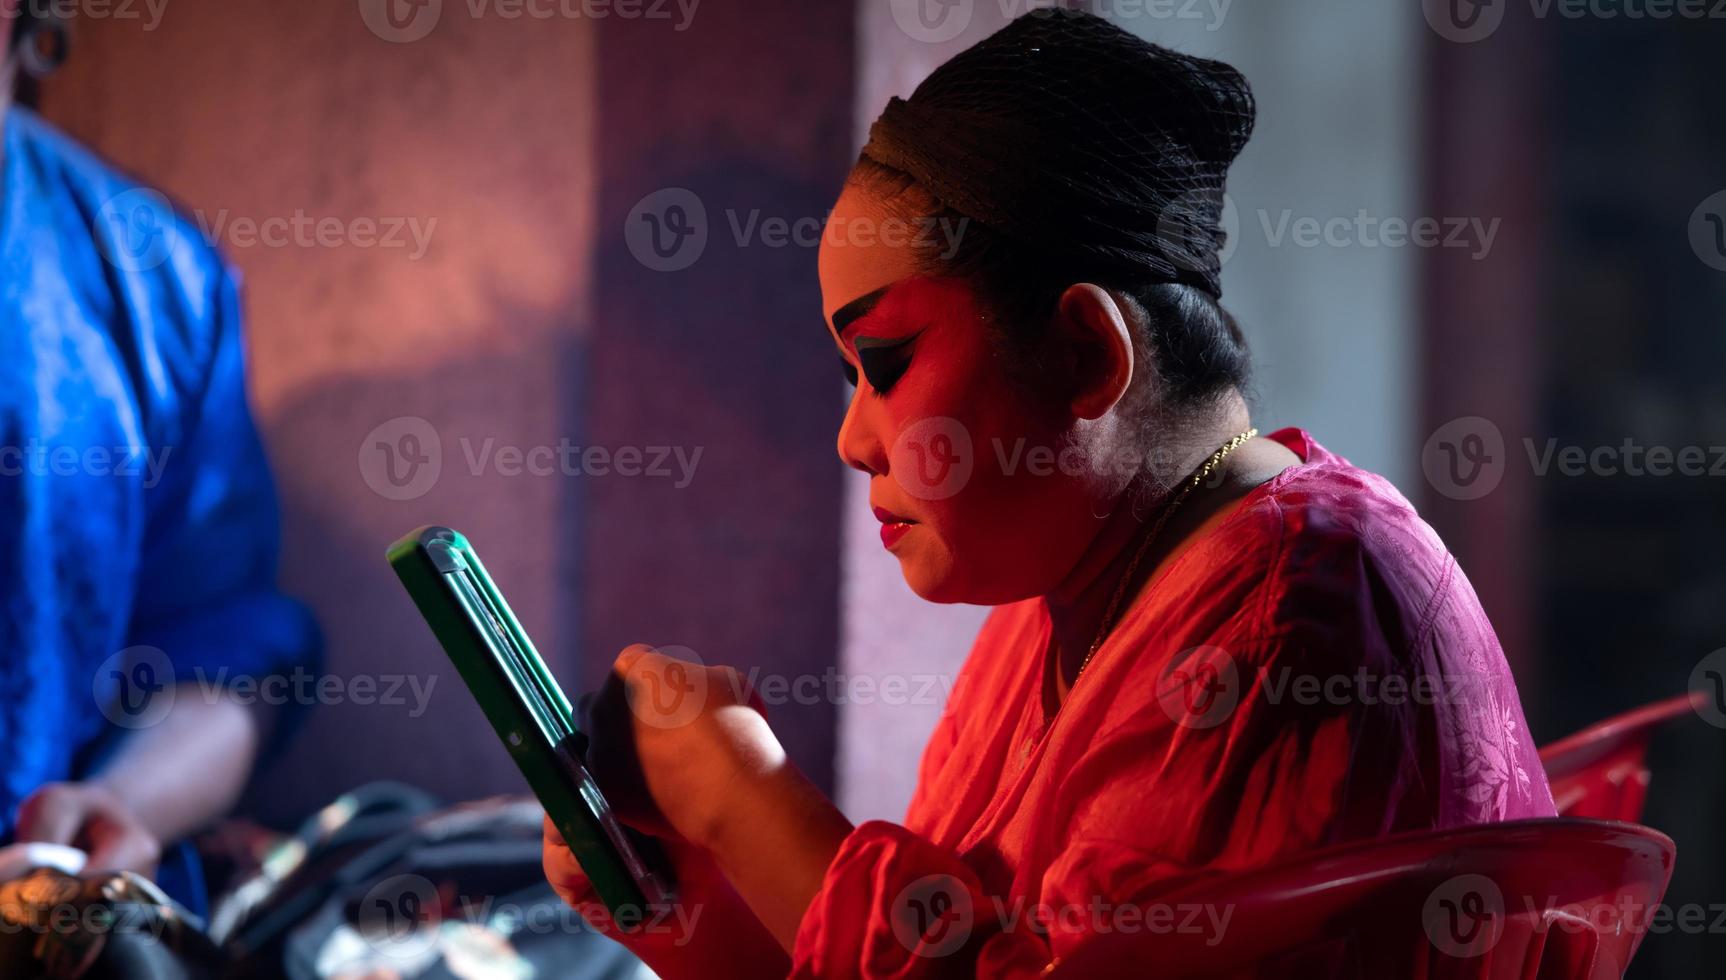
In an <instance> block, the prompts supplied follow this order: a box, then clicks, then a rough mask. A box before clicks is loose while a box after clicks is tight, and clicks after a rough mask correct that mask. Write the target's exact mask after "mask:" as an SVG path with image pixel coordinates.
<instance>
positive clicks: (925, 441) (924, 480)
mask: <svg viewBox="0 0 1726 980" xmlns="http://www.w3.org/2000/svg"><path fill="white" fill-rule="evenodd" d="M833 319H834V323H835V324H836V325H837V326H838V327H839V329H838V331H837V335H836V336H837V339H838V341H839V344H840V349H841V352H842V354H841V356H842V357H843V359H844V361H845V364H846V367H847V368H848V375H849V376H850V377H852V378H854V379H856V386H857V387H856V390H855V392H854V393H853V395H852V399H851V406H850V409H849V411H848V412H847V413H846V417H845V422H844V424H843V425H842V427H841V429H840V432H839V454H840V457H841V458H842V459H844V460H845V462H846V463H847V464H848V465H850V466H852V467H855V468H856V469H859V470H862V471H864V472H866V473H869V474H870V475H871V477H872V478H873V479H872V480H871V482H870V494H869V502H870V505H871V507H872V509H873V511H874V514H875V517H876V519H878V520H879V521H880V522H881V543H882V545H883V546H885V547H886V548H887V550H888V551H890V552H891V553H892V554H893V555H894V556H895V557H897V558H898V560H899V562H900V565H901V567H902V570H903V572H904V574H905V578H906V581H907V582H908V583H909V584H910V585H911V587H912V589H913V590H915V591H916V592H917V593H918V594H919V595H922V596H923V597H925V598H928V599H931V600H934V601H937V602H970V603H980V604H998V603H1002V602H1009V601H1013V600H1016V599H1021V598H1026V597H1029V596H1032V595H1040V594H1043V593H1044V592H1047V591H1048V590H1050V589H1052V588H1053V587H1054V586H1055V585H1056V584H1057V583H1058V582H1059V581H1060V580H1061V578H1062V577H1064V575H1065V574H1066V573H1067V571H1068V570H1070V569H1071V568H1072V566H1073V565H1074V564H1075V563H1076V562H1077V561H1078V558H1079V555H1080V554H1081V553H1082V551H1083V550H1084V548H1085V547H1086V545H1087V544H1089V542H1090V540H1091V537H1092V535H1094V534H1095V533H1096V530H1097V525H1098V521H1097V520H1096V519H1095V517H1093V516H1092V514H1091V509H1090V501H1091V499H1092V492H1091V489H1090V487H1089V485H1088V484H1087V483H1086V481H1085V479H1084V476H1083V474H1082V473H1069V472H1062V471H1061V469H1060V468H1059V467H1053V468H1051V467H1047V466H1044V467H1039V466H1036V465H1034V464H1033V463H1032V459H1033V458H1036V459H1043V458H1046V457H1047V456H1049V455H1052V454H1053V452H1054V449H1055V448H1057V447H1058V446H1059V445H1061V443H1062V439H1063V430H1064V427H1065V425H1066V423H1067V422H1068V421H1070V420H1066V419H1064V418H1063V417H1062V416H1061V415H1060V413H1053V417H1051V414H1052V413H1051V412H1050V410H1049V406H1048V405H1046V404H1044V403H1043V402H1040V401H1039V400H1038V399H1037V398H1035V397H1034V396H1033V395H1031V394H1030V393H1028V392H1025V391H1023V390H1021V386H1019V385H1017V384H1015V383H1014V381H1013V379H1012V378H1010V377H1009V376H1008V374H1007V372H1006V369H1005V364H1004V362H1003V361H1002V358H1001V356H1000V353H999V351H998V349H997V345H996V343H995V341H994V339H993V338H992V337H991V336H990V333H989V331H990V329H992V328H991V325H990V323H989V321H988V320H987V318H986V317H985V315H984V313H983V311H982V308H981V306H980V304H979V303H978V301H977V297H976V296H975V295H974V294H973V292H972V290H971V288H970V287H969V285H968V284H966V283H964V282H962V281H960V280H956V279H930V278H921V277H911V278H908V279H905V280H901V281H899V282H897V283H894V284H891V285H889V286H887V287H885V288H882V289H879V290H874V291H871V292H870V293H867V294H865V295H863V296H862V297H859V298H858V299H856V300H852V301H849V302H847V303H845V304H844V305H843V306H842V307H840V308H839V309H837V310H836V311H835V313H834V315H833Z"/></svg>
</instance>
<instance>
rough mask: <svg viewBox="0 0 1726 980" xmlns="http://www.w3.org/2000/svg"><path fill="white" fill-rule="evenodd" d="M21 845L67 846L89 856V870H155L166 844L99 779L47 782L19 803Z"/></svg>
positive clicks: (140, 871)
mask: <svg viewBox="0 0 1726 980" xmlns="http://www.w3.org/2000/svg"><path fill="white" fill-rule="evenodd" d="M17 838H18V840H19V842H20V843H31V842H35V841H41V842H44V843H49V844H69V845H71V846H73V847H77V848H80V849H82V850H84V851H85V852H87V853H88V854H89V855H90V864H89V866H88V869H87V870H89V871H136V872H138V873H139V874H141V875H144V876H145V877H150V876H153V875H154V874H155V873H156V864H157V862H159V861H160V860H161V858H162V843H161V841H159V840H157V839H156V836H155V835H154V834H152V833H151V832H150V831H149V830H148V829H147V828H146V827H145V826H144V825H143V823H141V822H140V821H139V820H138V818H137V816H136V815H135V814H133V813H132V811H131V808H129V807H128V806H126V804H125V802H124V801H122V800H121V799H120V798H119V797H117V796H115V795H114V794H113V793H112V792H111V791H109V790H108V789H107V788H106V787H104V786H102V785H100V784H98V783H47V784H45V785H43V786H40V787H38V788H37V790H36V791H35V792H34V793H31V794H30V795H29V796H28V797H26V798H25V799H24V802H23V803H22V804H20V805H19V807H18V833H17Z"/></svg>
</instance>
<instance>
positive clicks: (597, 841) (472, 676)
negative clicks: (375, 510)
mask: <svg viewBox="0 0 1726 980" xmlns="http://www.w3.org/2000/svg"><path fill="white" fill-rule="evenodd" d="M388 556H389V562H390V567H392V568H394V569H395V572H396V575H397V577H399V578H400V579H401V581H402V585H403V586H404V587H406V588H407V591H408V595H409V596H411V597H412V598H413V601H414V605H416V606H418V607H419V611H420V615H421V616H423V617H425V621H426V622H427V623H428V624H429V625H430V626H431V629H432V633H433V634H434V635H435V636H436V637H437V639H438V643H440V644H441V645H442V646H443V649H444V652H445V653H447V654H448V655H449V658H450V661H451V662H453V663H454V664H455V668H456V672H457V673H459V674H460V675H461V679H462V681H463V683H465V684H466V685H467V689H468V690H469V691H471V692H472V693H473V696H474V699H475V700H476V701H478V702H479V706H480V710H482V711H483V712H484V713H485V716H486V719H487V720H489V721H490V722H491V726H492V728H493V729H495V730H496V731H497V737H498V738H499V739H500V740H502V742H503V746H504V748H505V749H506V750H508V752H509V756H510V758H512V759H514V760H515V764H516V766H517V767H518V768H519V769H520V770H521V774H522V775H523V776H525V777H526V778H527V784H528V786H529V787H530V788H531V789H532V790H533V794H534V795H535V796H537V797H538V798H539V802H540V804H541V805H542V806H544V807H545V812H546V813H548V814H550V816H551V820H552V823H553V824H555V825H556V826H557V829H558V831H559V832H561V833H562V834H563V839H564V840H565V841H566V842H568V844H569V849H570V851H571V853H573V854H574V855H575V859H576V860H577V861H578V862H580V864H581V870H582V871H583V872H585V873H586V874H587V877H588V879H589V880H591V881H592V882H593V887H594V890H595V891H596V892H598V894H599V898H600V900H601V901H603V902H604V903H605V906H606V908H607V909H609V910H610V911H611V914H612V916H613V918H614V919H615V920H616V921H617V922H618V923H619V924H620V925H622V926H624V927H625V928H628V927H629V926H630V925H632V924H633V923H634V922H639V921H642V919H644V918H645V917H646V916H647V915H648V914H650V912H649V909H650V908H652V907H653V906H663V905H665V904H666V903H668V902H670V901H671V900H672V899H673V891H672V882H671V880H670V878H669V877H668V876H667V875H665V874H664V873H663V872H662V871H660V870H658V868H662V867H664V862H663V859H662V855H660V854H658V853H657V848H656V847H655V846H654V842H653V841H652V840H651V839H650V838H645V837H639V836H637V835H635V834H634V833H633V832H631V831H630V830H628V829H627V828H625V827H624V826H623V825H622V824H621V823H619V822H618V820H617V818H616V816H615V815H614V814H613V813H612V810H611V807H610V805H609V804H607V803H606V800H605V796H604V794H602V793H601V792H600V791H599V786H598V784H596V783H595V782H594V781H593V776H592V774H591V773H589V772H588V769H587V762H586V753H587V736H586V735H585V734H583V733H582V731H581V730H580V729H579V728H578V727H576V724H575V717H574V712H573V711H571V709H570V704H569V699H568V698H566V697H564V695H563V691H562V690H561V689H560V688H559V687H558V686H557V681H556V680H555V679H553V678H552V676H551V671H549V670H547V669H546V666H545V661H543V660H541V659H540V656H539V652H538V651H536V650H535V649H534V647H533V642H532V641H531V640H529V639H528V638H527V633H526V631H524V630H523V629H522V628H521V623H519V622H518V621H517V620H516V618H515V614H514V613H513V612H511V611H510V608H509V603H507V602H505V601H504V598H503V593H502V592H500V591H498V588H497V585H496V584H495V583H493V582H492V580H491V576H490V575H487V574H486V571H485V565H484V564H482V563H481V562H480V560H479V555H478V554H477V553H476V552H475V551H474V550H473V546H472V545H471V544H469V543H468V540H467V538H465V537H463V536H462V535H461V534H460V533H459V532H457V531H452V530H450V529H449V528H447V527H436V526H432V527H422V528H419V529H417V530H415V531H412V532H410V533H409V534H408V535H407V536H406V537H404V538H402V539H401V540H400V541H397V542H396V543H395V544H393V545H391V546H390V549H389V555H388Z"/></svg>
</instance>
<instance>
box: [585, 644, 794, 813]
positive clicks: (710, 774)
mask: <svg viewBox="0 0 1726 980" xmlns="http://www.w3.org/2000/svg"><path fill="white" fill-rule="evenodd" d="M584 707H585V708H586V709H587V725H586V727H587V731H588V738H589V744H588V766H589V768H590V769H591V770H592V771H593V774H594V778H595V779H596V780H598V782H599V786H600V789H602V790H603V791H604V792H605V795H606V798H607V799H608V800H609V801H610V802H611V805H612V807H613V808H614V809H615V810H616V811H617V813H618V816H619V817H620V818H622V819H623V820H624V822H626V823H628V824H630V825H632V826H634V827H637V828H638V829H641V830H645V831H647V832H648V833H651V834H654V835H655V836H658V837H676V838H680V839H682V840H685V841H689V842H690V843H693V844H696V845H698V846H701V847H709V846H711V844H712V841H713V839H714V833H715V831H716V828H717V827H718V826H719V825H720V822H721V820H722V818H723V817H724V816H725V814H726V813H727V807H728V801H729V799H730V796H731V793H732V791H733V790H734V789H735V788H736V787H737V786H738V785H739V784H741V783H742V782H744V781H746V780H747V779H749V778H751V777H754V776H758V775H761V774H763V773H767V772H769V771H771V770H773V769H774V768H776V767H779V766H781V765H783V764H784V762H785V751H784V748H783V747H782V746H781V745H780V744H779V740H778V739H777V738H775V737H774V735H773V731H772V729H770V728H769V727H768V726H767V719H766V716H765V714H764V709H763V707H762V704H761V700H760V698H759V697H757V696H756V694H755V692H754V691H753V690H752V689H751V688H750V687H749V684H748V682H747V681H746V680H745V679H744V677H743V675H742V674H739V673H738V672H737V671H735V670H732V669H731V668H729V667H708V666H704V665H702V664H697V663H689V662H687V661H683V660H678V659H675V658H673V657H669V656H666V655H665V654H663V653H661V652H659V651H658V650H656V649H654V648H653V647H650V646H646V645H644V644H636V645H634V646H631V647H629V648H627V649H625V650H624V651H623V652H622V653H621V654H619V655H618V657H617V661H616V662H615V663H614V664H613V665H612V670H611V675H610V676H609V677H608V678H607V679H606V682H605V685H604V686H603V687H602V688H601V689H600V690H599V692H598V693H597V694H596V695H595V696H593V698H592V699H591V700H588V701H585V702H584Z"/></svg>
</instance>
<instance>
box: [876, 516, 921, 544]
mask: <svg viewBox="0 0 1726 980" xmlns="http://www.w3.org/2000/svg"><path fill="white" fill-rule="evenodd" d="M874 510H875V519H876V520H878V521H880V522H881V547H883V548H886V549H888V550H889V551H891V550H892V548H893V546H894V545H896V544H898V543H899V539H900V538H903V537H904V536H905V535H906V533H907V532H909V531H910V530H911V526H912V525H914V524H916V523H917V522H916V521H912V520H907V519H905V518H903V517H900V516H899V515H898V514H895V513H893V512H892V511H890V510H886V509H884V508H881V507H876V508H874Z"/></svg>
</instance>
